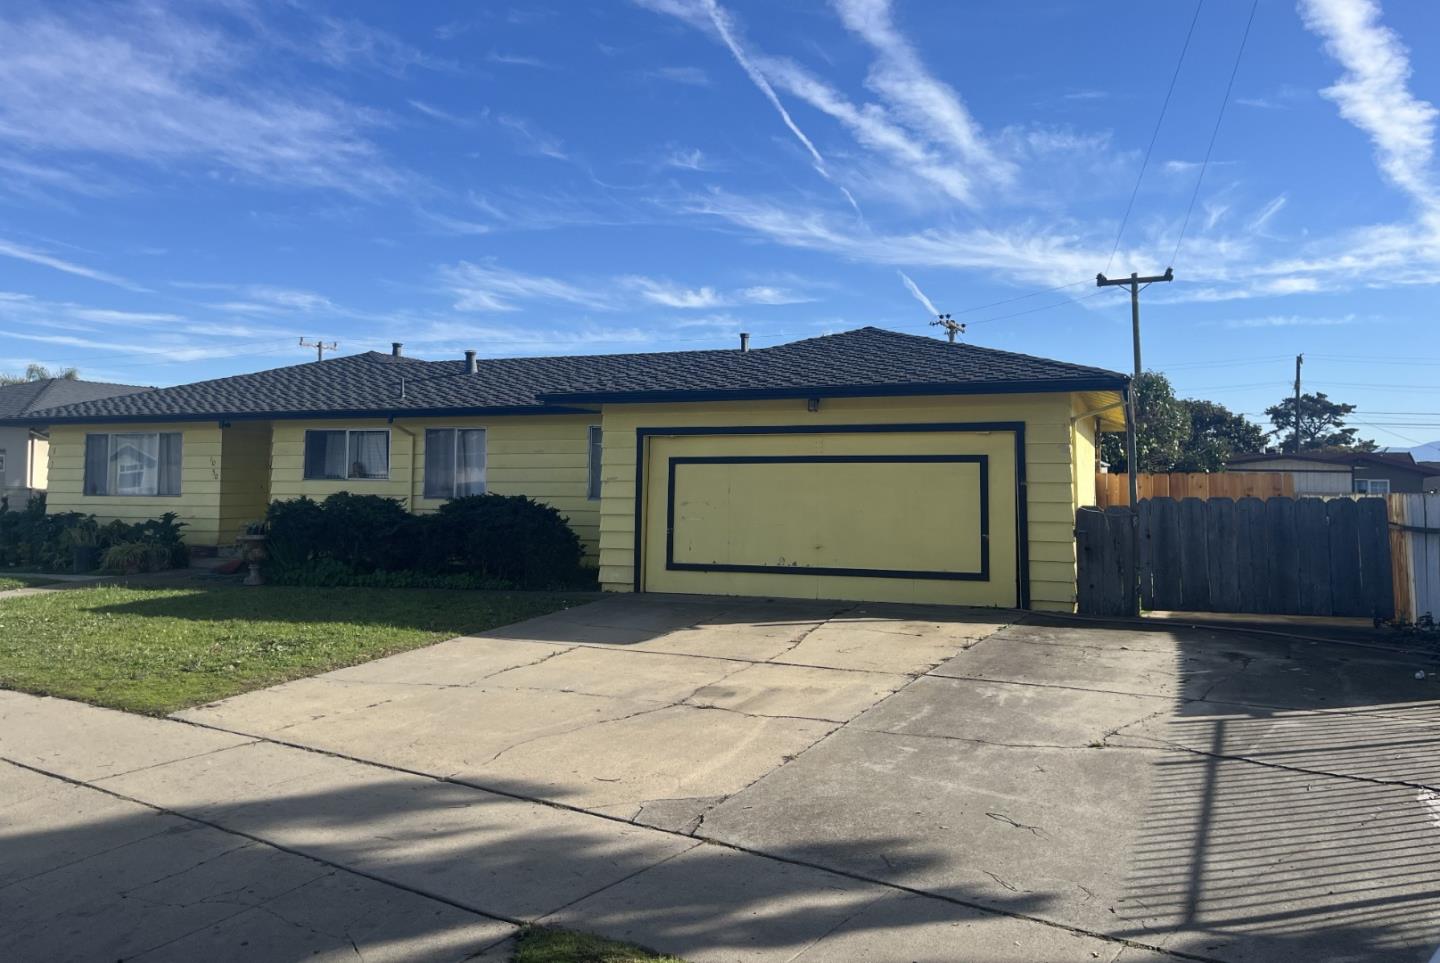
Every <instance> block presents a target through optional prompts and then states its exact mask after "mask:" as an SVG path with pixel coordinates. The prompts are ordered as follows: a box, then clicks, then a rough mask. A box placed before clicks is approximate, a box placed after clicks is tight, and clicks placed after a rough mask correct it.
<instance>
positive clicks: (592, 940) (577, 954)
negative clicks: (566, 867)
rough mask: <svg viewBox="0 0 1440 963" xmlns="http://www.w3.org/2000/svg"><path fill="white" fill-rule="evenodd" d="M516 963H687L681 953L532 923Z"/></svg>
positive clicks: (518, 947)
mask: <svg viewBox="0 0 1440 963" xmlns="http://www.w3.org/2000/svg"><path fill="white" fill-rule="evenodd" d="M514 963H685V961H684V960H682V959H680V957H678V956H660V955H656V954H654V953H651V952H650V951H649V950H645V949H641V948H640V947H638V946H631V945H630V944H629V943H616V942H614V941H612V940H605V939H601V938H600V937H598V936H590V935H588V934H586V933H572V932H570V931H569V930H551V929H545V928H544V927H539V926H532V927H529V928H527V929H526V930H524V931H523V932H522V933H521V934H520V939H519V940H517V941H516V947H515V957H514Z"/></svg>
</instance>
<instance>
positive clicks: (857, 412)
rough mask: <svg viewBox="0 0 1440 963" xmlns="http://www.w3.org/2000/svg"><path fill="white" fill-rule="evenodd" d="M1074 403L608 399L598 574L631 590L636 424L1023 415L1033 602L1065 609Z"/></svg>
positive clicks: (1071, 596) (612, 586)
mask: <svg viewBox="0 0 1440 963" xmlns="http://www.w3.org/2000/svg"><path fill="white" fill-rule="evenodd" d="M1072 410H1073V402H1072V399H1071V396H1069V395H1067V394H1033V395H1026V394H1017V395H983V396H981V395H975V396H957V397H916V398H834V399H831V398H827V399H825V400H824V401H823V402H822V404H821V406H820V410H819V411H817V412H810V411H807V410H806V402H805V400H804V399H803V398H801V399H795V400H785V401H755V402H723V403H707V404H703V405H699V404H695V405H607V406H605V421H604V433H603V445H604V459H603V471H602V475H603V479H604V482H603V485H604V487H603V498H602V500H601V506H600V528H601V532H600V581H601V583H602V585H603V587H604V588H606V589H607V590H611V591H630V590H633V588H634V562H635V551H634V538H635V498H636V491H635V450H636V448H635V437H636V436H635V430H636V429H637V428H639V427H650V428H663V427H725V426H736V425H782V426H783V425H807V424H817V425H818V424H825V425H847V424H856V425H868V424H887V423H888V424H895V423H905V422H914V423H939V422H945V423H955V422H1013V421H1019V422H1024V423H1025V431H1026V436H1025V459H1026V470H1027V475H1028V484H1027V486H1026V506H1027V510H1028V513H1029V546H1028V547H1029V554H1030V566H1029V567H1030V597H1031V605H1032V607H1034V608H1037V609H1050V610H1059V611H1071V610H1072V609H1073V607H1074V603H1075V536H1074V525H1075V522H1074V508H1075V502H1076V475H1075V465H1074V460H1075V458H1076V448H1077V445H1076V443H1075V442H1074V440H1073V437H1072V432H1071V424H1070V417H1071V413H1072ZM1086 468H1087V469H1088V468H1089V464H1088V463H1087V465H1086ZM923 510H924V506H923V505H921V506H917V511H923Z"/></svg>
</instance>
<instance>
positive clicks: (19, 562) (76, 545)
mask: <svg viewBox="0 0 1440 963" xmlns="http://www.w3.org/2000/svg"><path fill="white" fill-rule="evenodd" d="M178 518H179V516H177V515H176V514H175V513H174V512H166V513H165V514H164V515H162V516H161V517H159V518H152V519H147V520H146V521H143V522H136V523H134V524H129V523H126V522H122V521H119V520H116V521H112V522H107V523H106V524H104V525H101V524H100V523H99V522H98V521H96V520H95V516H94V515H84V514H81V513H80V512H60V513H57V514H54V515H47V514H46V513H45V496H44V495H43V494H41V495H37V496H35V497H34V498H32V499H30V501H29V503H28V504H26V505H25V507H24V508H21V509H18V510H16V509H11V508H10V507H9V506H8V505H0V566H3V567H9V568H17V567H18V568H32V569H36V570H38V571H42V572H53V571H60V570H66V569H70V568H72V567H73V566H74V563H75V556H76V553H77V550H80V551H81V552H82V554H83V553H84V552H85V551H86V550H92V549H93V555H94V557H95V559H96V561H97V562H98V561H99V560H101V559H105V560H107V561H106V567H107V568H109V567H110V566H109V559H110V557H111V555H112V554H113V555H114V558H115V561H116V566H115V568H114V570H115V571H124V572H136V571H142V572H148V571H155V570H156V569H162V568H180V567H183V566H185V565H188V564H189V562H190V551H189V549H187V548H186V547H185V544H184V542H182V541H181V529H183V528H184V527H185V523H184V522H182V521H179V520H178ZM116 549H125V551H121V552H116Z"/></svg>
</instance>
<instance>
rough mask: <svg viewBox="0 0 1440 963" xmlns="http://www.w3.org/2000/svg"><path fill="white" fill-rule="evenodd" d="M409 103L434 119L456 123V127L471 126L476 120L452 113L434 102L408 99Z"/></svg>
mask: <svg viewBox="0 0 1440 963" xmlns="http://www.w3.org/2000/svg"><path fill="white" fill-rule="evenodd" d="M406 103H407V104H409V105H410V106H411V107H413V108H415V109H416V110H417V111H419V112H420V113H422V114H424V115H425V116H426V117H429V118H431V119H432V120H440V121H444V122H445V123H447V124H454V125H455V126H456V127H469V126H470V125H471V124H473V123H474V121H472V120H470V119H468V118H465V117H461V116H460V115H459V114H452V113H451V112H450V111H448V110H443V109H441V108H439V107H436V106H435V105H434V104H427V103H426V102H425V101H423V100H413V99H412V100H407V101H406Z"/></svg>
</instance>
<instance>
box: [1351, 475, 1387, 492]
mask: <svg viewBox="0 0 1440 963" xmlns="http://www.w3.org/2000/svg"><path fill="white" fill-rule="evenodd" d="M1355 493H1356V494H1357V495H1388V494H1390V479H1388V478H1357V479H1355Z"/></svg>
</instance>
